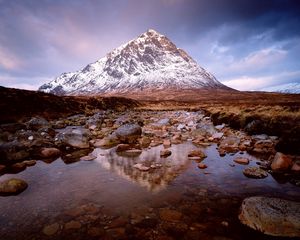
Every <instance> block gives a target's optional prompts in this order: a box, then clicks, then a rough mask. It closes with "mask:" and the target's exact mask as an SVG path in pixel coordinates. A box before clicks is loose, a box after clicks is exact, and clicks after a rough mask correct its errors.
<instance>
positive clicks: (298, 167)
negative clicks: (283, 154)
mask: <svg viewBox="0 0 300 240" xmlns="http://www.w3.org/2000/svg"><path fill="white" fill-rule="evenodd" d="M291 170H292V171H294V172H300V161H299V160H298V161H296V162H294V164H293V166H292V168H291Z"/></svg>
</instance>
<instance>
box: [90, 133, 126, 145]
mask: <svg viewBox="0 0 300 240" xmlns="http://www.w3.org/2000/svg"><path fill="white" fill-rule="evenodd" d="M119 143H120V141H119V140H118V139H117V138H116V137H115V136H114V135H109V136H107V137H105V138H103V139H96V140H95V142H94V143H93V146H94V147H100V148H112V147H115V146H116V145H118V144H119Z"/></svg>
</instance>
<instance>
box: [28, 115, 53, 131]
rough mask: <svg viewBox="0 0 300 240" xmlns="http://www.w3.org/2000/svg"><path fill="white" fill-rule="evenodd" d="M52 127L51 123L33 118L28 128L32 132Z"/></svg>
mask: <svg viewBox="0 0 300 240" xmlns="http://www.w3.org/2000/svg"><path fill="white" fill-rule="evenodd" d="M48 127H50V124H49V122H48V121H47V120H46V119H44V118H36V117H34V118H32V119H30V120H29V122H28V123H27V128H28V129H30V130H34V131H37V130H39V129H40V128H48Z"/></svg>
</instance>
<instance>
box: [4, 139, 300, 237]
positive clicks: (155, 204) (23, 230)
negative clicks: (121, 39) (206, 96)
mask: <svg viewBox="0 0 300 240" xmlns="http://www.w3.org/2000/svg"><path fill="white" fill-rule="evenodd" d="M216 147H217V146H216V145H212V146H210V147H207V148H203V150H204V151H205V153H206V154H207V156H208V157H207V158H206V159H205V160H204V161H203V163H205V164H206V165H207V166H208V167H207V168H206V169H199V168H198V167H197V163H196V162H195V161H193V160H189V159H188V158H187V155H188V152H189V151H191V150H193V149H196V148H197V147H196V146H194V145H193V144H192V143H191V142H186V143H183V144H179V145H173V146H172V147H171V148H170V150H171V151H172V155H171V156H169V157H167V158H161V157H160V154H159V152H160V150H161V149H163V146H162V145H160V146H157V147H153V148H150V149H147V150H143V152H142V153H141V154H140V155H138V156H120V155H118V154H117V153H116V152H115V149H114V148H113V149H107V150H105V149H100V148H98V149H95V150H94V151H93V152H92V153H91V154H92V155H94V156H96V157H97V158H96V159H95V160H93V161H79V162H75V163H73V164H68V165H66V164H65V163H64V162H63V161H62V160H61V159H57V160H56V161H54V162H52V163H51V164H47V163H44V162H42V161H38V163H37V164H36V165H35V166H33V167H30V168H27V170H25V171H23V172H21V173H18V174H6V175H3V176H1V177H0V180H5V179H8V178H11V177H18V178H21V179H24V180H25V181H26V182H27V183H28V185H29V187H28V189H26V190H25V191H24V192H23V193H21V194H19V195H17V196H10V197H0V229H1V233H0V239H32V238H33V236H39V237H37V239H40V238H43V237H45V236H44V235H43V234H42V229H43V226H44V225H45V224H47V223H51V222H54V221H64V219H63V218H64V217H63V215H62V213H64V212H65V211H66V210H68V209H72V208H76V207H78V206H81V205H84V204H89V203H93V204H96V205H97V206H99V207H100V208H101V210H102V214H104V213H103V212H105V214H106V215H111V216H130V215H132V213H135V212H141V211H142V212H143V211H146V213H149V212H151V214H152V215H155V212H156V211H158V210H159V209H161V208H172V209H179V210H180V211H181V212H182V213H183V215H184V216H186V222H189V224H188V225H189V226H190V229H192V227H191V224H193V223H196V222H198V223H199V224H200V223H201V222H202V219H199V217H200V216H199V214H200V213H199V212H197V211H191V212H190V211H188V210H185V208H186V209H190V208H191V207H192V206H194V205H198V206H199V205H201V206H202V210H205V212H204V213H203V216H206V218H207V220H206V221H204V222H203V223H201V224H204V225H205V224H208V225H209V226H210V227H208V228H207V229H208V230H207V231H206V232H207V234H209V233H210V232H212V233H211V234H214V233H213V230H211V225H212V224H213V223H219V222H220V221H221V222H222V219H223V220H226V221H227V222H229V223H230V224H231V223H232V225H233V226H234V227H233V229H232V230H233V231H235V230H236V231H237V233H236V234H233V233H227V232H226V231H227V230H224V231H223V232H222V231H221V234H223V235H224V234H225V235H228V236H229V237H231V238H236V239H239V237H241V239H243V236H242V234H243V233H241V232H239V231H240V230H237V229H238V228H241V226H239V225H238V222H237V211H238V206H239V204H240V202H241V200H242V199H243V198H244V197H247V196H253V195H264V196H274V197H282V198H286V199H292V200H300V189H299V187H296V186H294V185H292V184H290V183H285V184H280V183H278V182H277V181H276V180H275V179H274V178H273V177H272V176H271V175H270V174H269V176H268V177H267V178H265V179H249V178H247V177H245V176H244V175H243V173H242V170H243V169H244V168H245V167H249V166H255V165H256V162H257V161H258V159H256V158H255V157H253V156H250V155H248V154H247V153H244V154H243V155H241V154H240V153H236V154H235V155H226V156H225V157H220V156H219V154H218V152H217V149H216ZM237 156H244V157H247V158H249V159H250V164H249V165H247V166H245V165H239V164H235V163H234V162H233V159H234V158H236V157H237ZM136 163H143V164H144V165H146V166H151V165H155V166H157V167H156V168H154V169H151V170H149V171H140V170H138V169H136V168H134V167H133V166H134V164H136ZM203 204H206V206H205V205H204V206H203ZM227 207H228V209H227V210H230V209H232V211H231V212H230V211H229V212H227V211H226V209H224V208H227ZM143 209H146V210H143ZM202 210H201V211H202ZM199 211H200V210H199ZM201 211H200V212H201ZM210 211H211V212H210ZM146 213H145V214H146ZM145 214H144V215H145ZM156 217H157V218H158V219H159V216H156ZM61 219H62V220H61ZM183 219H184V218H183ZM97 221H98V220H97ZM183 221H185V220H183ZM83 225H84V224H83ZM225 225H226V224H225ZM62 228H63V227H62ZM221 228H222V227H221ZM61 231H63V230H61ZM249 231H250V230H249ZM200 232H201V231H200ZM202 233H203V231H202V232H201V234H202ZM204 233H205V231H204ZM198 234H200V233H198ZM253 234H254V233H253ZM175 235H176V234H175ZM84 236H86V233H85V230H80V233H78V239H85V237H84ZM199 236H200V235H199ZM208 236H210V235H208ZM259 236H260V235H259ZM52 237H53V238H57V239H60V236H59V235H57V234H56V235H54V236H52ZM245 237H246V235H245V236H244V239H245ZM247 237H249V235H247ZM173 238H176V236H175V237H174V236H173ZM191 239H193V238H191ZM195 239H197V237H196V238H195Z"/></svg>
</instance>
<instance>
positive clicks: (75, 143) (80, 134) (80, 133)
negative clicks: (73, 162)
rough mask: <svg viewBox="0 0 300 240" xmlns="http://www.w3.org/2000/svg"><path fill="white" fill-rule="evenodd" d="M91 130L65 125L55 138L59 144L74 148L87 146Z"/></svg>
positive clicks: (88, 145)
mask: <svg viewBox="0 0 300 240" xmlns="http://www.w3.org/2000/svg"><path fill="white" fill-rule="evenodd" d="M90 136H91V132H90V131H89V130H87V129H85V128H82V127H67V128H66V129H64V130H62V131H61V132H60V133H58V134H57V135H56V140H57V141H58V142H60V143H61V144H64V145H68V146H71V147H74V148H89V147H90V144H89V138H90Z"/></svg>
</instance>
